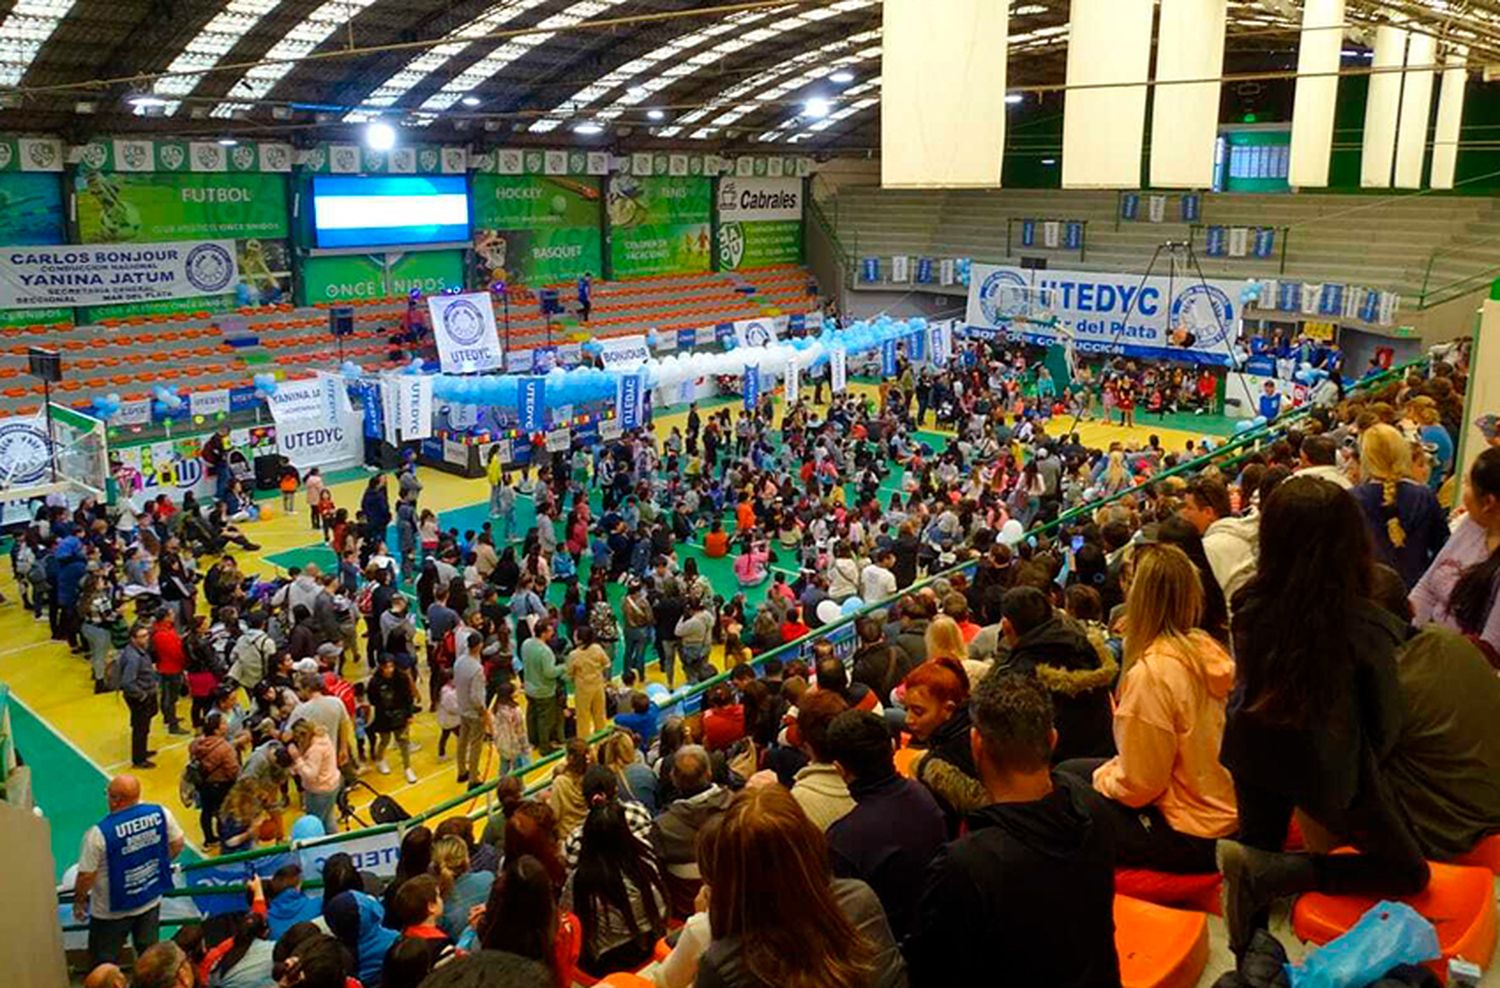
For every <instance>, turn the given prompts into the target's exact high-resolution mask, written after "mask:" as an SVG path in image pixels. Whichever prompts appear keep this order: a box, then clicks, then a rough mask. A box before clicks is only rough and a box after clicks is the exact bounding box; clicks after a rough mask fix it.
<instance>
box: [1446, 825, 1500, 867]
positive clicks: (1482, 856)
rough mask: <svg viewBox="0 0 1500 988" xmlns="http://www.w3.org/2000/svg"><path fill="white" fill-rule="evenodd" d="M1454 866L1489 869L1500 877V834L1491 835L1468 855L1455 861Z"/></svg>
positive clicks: (1461, 856)
mask: <svg viewBox="0 0 1500 988" xmlns="http://www.w3.org/2000/svg"><path fill="white" fill-rule="evenodd" d="M1452 863H1453V864H1458V865H1469V866H1470V867H1473V868H1488V869H1489V870H1490V871H1492V872H1494V873H1495V874H1497V875H1500V834H1490V835H1489V836H1488V837H1486V838H1484V839H1483V840H1481V841H1480V842H1479V843H1478V844H1475V845H1474V849H1473V850H1471V851H1470V852H1469V853H1468V854H1464V855H1460V856H1459V857H1456V858H1454V859H1453V862H1452Z"/></svg>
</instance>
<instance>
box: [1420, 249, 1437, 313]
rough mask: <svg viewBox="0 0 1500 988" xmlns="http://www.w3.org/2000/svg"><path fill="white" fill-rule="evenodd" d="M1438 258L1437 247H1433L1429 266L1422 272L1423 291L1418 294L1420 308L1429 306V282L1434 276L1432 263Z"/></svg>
mask: <svg viewBox="0 0 1500 988" xmlns="http://www.w3.org/2000/svg"><path fill="white" fill-rule="evenodd" d="M1436 260H1437V248H1433V250H1432V253H1430V254H1428V255H1427V268H1426V270H1424V271H1423V272H1422V291H1421V293H1420V294H1419V295H1418V296H1417V308H1418V309H1425V308H1426V307H1427V284H1428V281H1429V280H1430V279H1431V278H1432V265H1433V262H1434V261H1436Z"/></svg>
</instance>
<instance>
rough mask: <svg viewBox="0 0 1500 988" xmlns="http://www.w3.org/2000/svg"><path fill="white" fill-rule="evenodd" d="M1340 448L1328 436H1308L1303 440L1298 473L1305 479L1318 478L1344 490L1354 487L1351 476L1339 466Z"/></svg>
mask: <svg viewBox="0 0 1500 988" xmlns="http://www.w3.org/2000/svg"><path fill="white" fill-rule="evenodd" d="M1338 457H1339V447H1338V443H1336V442H1334V441H1333V440H1332V439H1330V438H1329V437H1328V436H1308V437H1307V438H1306V439H1304V440H1302V453H1301V459H1300V462H1299V465H1298V467H1297V473H1298V475H1300V476H1303V477H1316V478H1318V479H1319V480H1326V481H1328V482H1329V483H1330V484H1337V485H1338V486H1340V487H1342V488H1343V489H1344V490H1346V491H1347V490H1349V489H1350V488H1351V487H1353V486H1354V482H1353V481H1351V480H1350V479H1349V475H1348V474H1346V473H1344V471H1343V470H1342V469H1340V468H1339V465H1338Z"/></svg>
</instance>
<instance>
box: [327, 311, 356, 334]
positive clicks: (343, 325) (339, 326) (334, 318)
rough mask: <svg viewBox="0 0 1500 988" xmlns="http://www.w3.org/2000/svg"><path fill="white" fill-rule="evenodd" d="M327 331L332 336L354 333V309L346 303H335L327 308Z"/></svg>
mask: <svg viewBox="0 0 1500 988" xmlns="http://www.w3.org/2000/svg"><path fill="white" fill-rule="evenodd" d="M328 331H329V332H330V333H332V334H333V335H334V336H351V335H353V333H354V309H353V307H352V306H348V305H335V306H334V307H333V308H331V309H329V310H328Z"/></svg>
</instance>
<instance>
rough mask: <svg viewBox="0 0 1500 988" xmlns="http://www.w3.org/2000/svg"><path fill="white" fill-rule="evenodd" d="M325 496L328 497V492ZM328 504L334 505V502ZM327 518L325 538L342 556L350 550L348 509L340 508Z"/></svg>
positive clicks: (324, 530) (324, 493)
mask: <svg viewBox="0 0 1500 988" xmlns="http://www.w3.org/2000/svg"><path fill="white" fill-rule="evenodd" d="M323 496H324V497H328V492H327V491H324V492H323ZM328 503H329V505H332V504H333V501H332V500H329V502H328ZM327 517H328V525H327V527H326V528H324V529H323V536H324V538H325V539H326V540H327V541H328V542H329V544H331V545H332V546H333V551H334V552H336V553H338V554H339V555H340V556H342V555H343V554H344V551H345V550H346V549H348V548H349V511H348V509H347V508H339V509H338V510H337V511H335V512H333V513H332V514H331V515H328V516H327Z"/></svg>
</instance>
